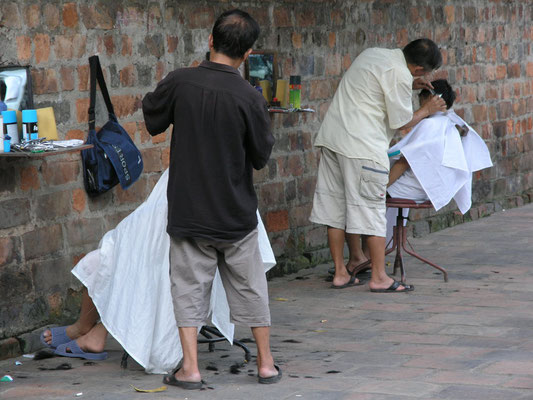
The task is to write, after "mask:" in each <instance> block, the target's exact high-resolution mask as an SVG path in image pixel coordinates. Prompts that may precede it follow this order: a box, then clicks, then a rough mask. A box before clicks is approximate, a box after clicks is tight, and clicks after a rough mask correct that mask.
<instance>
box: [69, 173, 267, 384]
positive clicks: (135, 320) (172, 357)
mask: <svg viewBox="0 0 533 400" xmlns="http://www.w3.org/2000/svg"><path fill="white" fill-rule="evenodd" d="M167 183H168V170H167V171H165V172H164V173H163V175H162V176H161V178H160V179H159V181H158V182H157V184H156V185H155V187H154V189H153V190H152V193H151V194H150V196H149V197H148V199H147V200H146V201H145V202H144V203H143V204H141V205H140V206H139V207H138V208H137V209H136V210H135V211H133V212H132V213H131V214H130V215H128V216H127V217H126V218H125V219H124V220H122V221H121V222H120V223H119V224H118V225H117V227H116V228H115V229H113V230H111V231H109V232H107V233H106V234H105V235H104V237H103V238H102V240H101V241H100V245H99V248H98V249H97V250H95V251H93V252H91V253H89V254H87V255H86V256H85V257H84V258H83V259H82V260H80V262H79V263H78V264H77V265H76V266H75V267H74V269H73V270H72V273H73V274H74V275H75V276H76V277H77V278H78V279H79V280H80V281H81V282H82V283H83V284H84V285H85V286H86V287H87V290H88V293H89V296H91V299H92V300H93V302H94V304H95V306H96V308H97V310H98V313H99V314H100V318H101V320H102V323H103V324H104V326H105V327H106V329H107V330H108V332H109V333H110V334H111V335H112V336H113V337H114V338H115V339H116V340H117V341H118V342H119V343H120V344H121V345H122V347H123V348H124V350H126V351H127V352H128V354H129V355H130V356H131V357H132V358H133V359H135V361H137V362H138V363H139V364H140V365H142V366H143V367H144V368H145V370H146V371H147V372H149V373H156V374H163V373H167V372H168V371H170V370H172V369H173V368H174V367H175V366H176V365H177V363H178V362H179V360H180V359H181V357H182V350H181V345H180V340H179V335H178V328H177V325H176V320H175V318H174V307H173V305H172V296H171V292H170V279H169V268H170V266H169V249H170V238H169V236H168V234H167V233H166V224H167V194H166V192H167ZM257 216H258V218H257V219H258V226H257V227H258V232H259V248H260V251H261V255H262V258H263V267H264V270H265V272H266V271H268V270H269V269H270V268H272V267H273V266H274V265H275V264H276V260H275V258H274V253H273V252H272V248H271V247H270V242H269V240H268V236H267V234H266V230H265V228H264V225H263V223H262V221H261V218H260V216H259V213H257ZM210 312H211V320H212V322H213V324H214V325H215V326H216V327H217V328H218V329H219V330H220V332H221V333H222V334H223V335H224V336H225V337H226V338H227V339H228V341H230V342H231V343H233V333H234V325H233V324H232V323H230V319H229V306H228V302H227V300H226V293H225V291H224V287H223V285H222V281H221V279H220V276H219V274H218V272H217V273H216V276H215V280H214V282H213V288H212V292H211V304H210Z"/></svg>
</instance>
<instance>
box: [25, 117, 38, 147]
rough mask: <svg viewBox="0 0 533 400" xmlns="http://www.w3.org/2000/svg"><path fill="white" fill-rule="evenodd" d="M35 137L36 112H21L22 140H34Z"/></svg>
mask: <svg viewBox="0 0 533 400" xmlns="http://www.w3.org/2000/svg"><path fill="white" fill-rule="evenodd" d="M37 137H38V128H37V110H22V140H23V141H28V140H34V139H37Z"/></svg>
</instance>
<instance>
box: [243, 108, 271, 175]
mask: <svg viewBox="0 0 533 400" xmlns="http://www.w3.org/2000/svg"><path fill="white" fill-rule="evenodd" d="M246 118H247V121H246V126H247V133H246V139H245V146H246V153H247V156H248V157H249V158H250V161H251V162H252V166H253V167H254V168H255V169H256V170H259V169H261V168H263V167H264V166H265V165H266V163H267V161H268V159H269V158H270V153H271V152H272V147H273V146H274V136H272V132H271V129H270V115H269V113H268V110H267V107H266V104H253V105H250V106H249V111H248V113H247V114H246Z"/></svg>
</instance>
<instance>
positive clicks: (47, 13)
mask: <svg viewBox="0 0 533 400" xmlns="http://www.w3.org/2000/svg"><path fill="white" fill-rule="evenodd" d="M43 17H44V22H45V24H46V26H47V27H48V29H49V30H54V29H56V28H57V27H58V26H59V10H58V8H57V7H56V6H55V5H54V4H51V3H49V2H47V3H46V4H45V5H44V7H43Z"/></svg>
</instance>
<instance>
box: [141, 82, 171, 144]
mask: <svg viewBox="0 0 533 400" xmlns="http://www.w3.org/2000/svg"><path fill="white" fill-rule="evenodd" d="M171 76H172V74H169V75H168V76H167V77H166V78H165V79H163V80H162V81H161V82H159V83H158V84H157V87H156V89H155V91H153V92H150V93H147V94H146V96H144V99H143V101H142V109H143V115H144V121H145V123H146V130H147V131H148V133H150V135H152V136H155V135H158V134H160V133H162V132H164V131H165V130H166V129H167V128H168V127H169V125H170V124H172V123H174V114H173V113H174V101H173V99H172V95H173V90H172V89H173V85H172V80H171Z"/></svg>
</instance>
